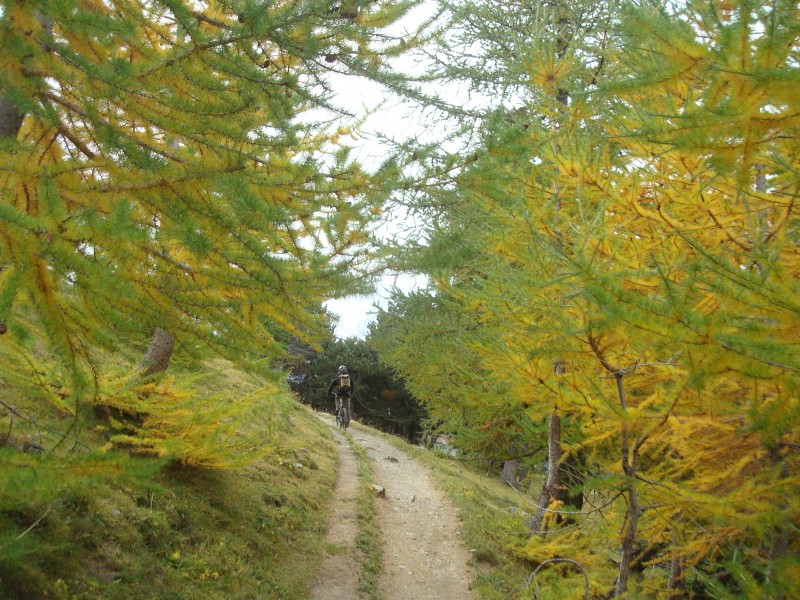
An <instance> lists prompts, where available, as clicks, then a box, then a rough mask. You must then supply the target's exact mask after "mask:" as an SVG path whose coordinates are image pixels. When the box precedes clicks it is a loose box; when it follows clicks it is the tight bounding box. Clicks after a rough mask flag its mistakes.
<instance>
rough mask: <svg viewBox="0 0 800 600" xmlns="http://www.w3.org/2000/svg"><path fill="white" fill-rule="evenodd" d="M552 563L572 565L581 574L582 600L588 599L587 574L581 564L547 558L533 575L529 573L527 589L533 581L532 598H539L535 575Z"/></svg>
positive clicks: (568, 560) (570, 560)
mask: <svg viewBox="0 0 800 600" xmlns="http://www.w3.org/2000/svg"><path fill="white" fill-rule="evenodd" d="M553 563H568V564H570V565H572V566H574V567H577V568H578V569H579V570H580V572H581V573H583V580H584V584H583V598H584V600H586V598H588V597H589V574H588V573H587V572H586V569H585V568H584V567H583V565H582V564H581V563H579V562H577V561H574V560H572V559H570V558H549V559H547V560H546V561H544V562H543V563H542V564H540V565H539V566H538V567H536V568H535V569H534V570H533V573H531V574H530V575H529V576H528V585H527V587H530V586H531V581H533V585H534V588H533V590H534V591H533V595H534V598H538V597H539V583H538V582H537V581H536V573H538V572H539V571H540V570H541V568H542V567H544V566H546V565H549V564H553Z"/></svg>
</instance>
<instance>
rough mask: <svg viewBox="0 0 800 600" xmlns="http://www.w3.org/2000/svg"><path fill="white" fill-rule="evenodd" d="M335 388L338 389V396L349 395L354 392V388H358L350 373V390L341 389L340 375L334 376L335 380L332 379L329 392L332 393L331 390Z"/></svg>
mask: <svg viewBox="0 0 800 600" xmlns="http://www.w3.org/2000/svg"><path fill="white" fill-rule="evenodd" d="M348 374H349V373H348ZM334 388H335V389H336V395H337V396H347V395H349V394H352V393H353V390H354V389H356V382H355V381H354V380H353V376H352V375H350V389H349V390H342V389H339V376H338V375H337V376H336V377H334V378H333V381H331V384H330V385H329V386H328V393H329V394H330V393H331V392H333V391H334Z"/></svg>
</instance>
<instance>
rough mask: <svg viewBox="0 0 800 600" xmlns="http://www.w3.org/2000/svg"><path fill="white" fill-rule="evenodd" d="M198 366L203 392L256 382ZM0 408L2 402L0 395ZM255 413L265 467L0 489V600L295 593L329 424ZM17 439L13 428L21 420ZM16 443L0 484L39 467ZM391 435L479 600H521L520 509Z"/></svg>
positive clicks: (370, 533) (147, 465)
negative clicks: (426, 492) (457, 548)
mask: <svg viewBox="0 0 800 600" xmlns="http://www.w3.org/2000/svg"><path fill="white" fill-rule="evenodd" d="M207 367H209V368H206V369H205V371H206V373H207V374H206V375H205V376H204V377H203V378H201V379H197V378H194V379H193V381H194V383H196V384H198V385H201V386H202V387H203V389H204V390H205V392H209V393H220V392H221V393H225V394H230V395H231V396H232V397H241V396H243V395H246V394H248V393H251V392H252V391H253V390H254V389H257V388H258V386H259V384H260V382H259V381H258V380H255V379H254V378H253V377H252V376H250V375H245V374H243V373H241V372H239V371H236V369H235V368H233V366H232V365H230V364H229V363H213V364H211V365H210V366H209V365H207ZM0 399H3V401H5V402H11V398H10V397H8V396H3V390H0ZM16 400H17V402H16V405H17V406H19V397H17V398H16ZM258 411H260V418H259V413H257V415H256V418H255V419H253V420H251V421H250V422H248V424H247V425H245V426H244V427H249V428H250V429H251V430H253V431H255V432H256V433H257V432H258V431H260V429H261V428H262V427H263V428H264V429H265V430H270V431H272V432H273V434H274V435H273V436H272V437H271V438H270V439H269V440H267V439H265V440H264V442H265V443H266V445H267V446H268V450H267V451H266V452H265V453H264V454H263V455H262V456H261V458H259V459H258V460H256V461H255V462H253V463H252V464H250V465H249V466H247V467H244V468H240V469H231V470H218V471H213V470H204V469H197V468H187V467H177V466H175V465H168V464H164V463H159V462H156V461H153V460H150V459H134V460H133V461H132V463H129V464H127V466H126V469H125V470H124V471H123V472H124V473H134V474H135V475H136V476H122V475H121V474H120V473H118V472H114V471H113V470H112V471H108V470H107V469H106V470H102V469H101V470H100V472H99V474H97V475H92V476H88V475H87V476H79V477H68V478H67V479H70V480H74V481H75V482H76V483H75V484H73V485H62V486H60V487H59V486H56V487H55V488H54V489H46V490H44V493H43V492H42V490H39V489H36V490H34V488H33V487H29V488H27V489H30V490H34V491H31V492H30V493H28V494H27V495H26V493H25V492H24V490H25V489H26V482H25V480H24V478H23V479H22V480H21V481H18V482H17V485H18V488H17V490H16V491H15V492H14V493H12V490H11V489H10V488H7V489H5V490H0V598H4V599H5V598H9V599H12V598H26V599H27V598H63V599H71V598H93V599H94V598H108V599H123V598H124V599H136V598H143V599H144V598H204V600H205V599H214V598H220V599H221V598H226V599H227V598H253V599H256V598H258V599H260V598H286V599H296V598H303V597H305V595H306V590H307V588H308V586H309V585H310V584H311V583H312V580H313V573H314V571H315V569H316V566H317V565H318V564H319V561H320V558H321V554H322V552H324V551H325V550H326V548H325V544H324V533H325V526H326V523H327V518H328V515H329V510H330V499H331V493H330V492H331V488H332V485H333V481H334V478H335V462H336V450H335V446H334V445H333V443H332V440H331V437H330V434H329V432H328V431H327V428H326V426H325V425H323V424H322V423H321V422H320V421H319V420H318V419H316V418H315V417H314V416H313V414H311V413H310V412H309V411H308V410H307V409H306V408H305V407H302V406H300V405H299V404H297V403H296V402H294V401H292V400H290V399H288V398H287V399H283V400H279V401H278V402H277V404H276V402H275V400H274V399H271V402H270V403H265V404H264V406H263V408H260V409H258ZM7 418H8V416H7V415H6V419H7ZM4 423H5V421H3V422H2V423H0V425H2V426H3V427H5V425H4ZM49 424H50V425H53V426H57V425H59V424H58V423H57V422H55V421H53V422H49ZM60 428H61V429H63V424H61V426H60ZM34 430H35V427H29V428H28V431H29V432H30V435H29V434H28V433H26V434H25V436H27V437H31V435H32V434H33V431H34ZM13 431H14V432H15V435H16V434H18V433H19V434H21V433H22V431H23V430H22V429H21V427H20V424H19V419H17V422H16V424H15V426H14V429H13ZM91 435H92V432H90V431H88V432H87V431H84V432H83V434H82V436H83V438H84V439H91ZM25 436H22V435H20V436H19V439H17V440H16V442H17V444H16V447H6V448H0V469H4V470H6V473H2V472H0V475H8V473H9V472H19V473H23V474H25V473H27V474H29V475H30V476H31V478H32V479H31V481H34V477H35V471H36V469H34V468H31V467H30V466H23V467H20V466H19V465H18V462H19V458H20V457H25V456H27V455H26V454H25V453H22V452H20V448H21V444H22V437H25ZM387 438H389V439H390V440H391V441H392V442H393V443H395V444H397V445H398V447H401V448H402V449H404V450H406V451H408V452H410V453H411V454H412V455H413V456H415V457H416V458H418V459H419V460H421V461H422V462H424V463H425V464H427V465H428V466H429V467H430V468H431V470H432V473H433V475H434V477H435V479H436V480H437V481H438V483H439V485H440V486H441V488H442V489H443V490H444V491H446V492H447V493H448V494H449V495H450V497H451V499H452V500H453V501H454V503H455V505H456V506H457V508H458V510H459V512H460V516H461V519H462V522H463V524H464V537H465V541H466V543H467V544H468V546H469V548H470V549H472V550H473V556H474V563H475V566H476V568H477V572H478V580H477V582H476V586H475V589H476V592H477V595H478V597H481V598H492V599H495V598H498V599H499V598H522V597H530V593H531V592H530V590H527V589H526V584H525V579H526V577H527V575H528V573H529V569H528V568H527V567H526V565H524V564H523V563H522V562H521V561H519V560H517V559H515V558H513V555H512V552H511V551H510V549H509V547H508V543H509V541H511V542H513V541H514V540H515V539H519V540H522V539H524V538H525V528H524V524H523V522H522V518H521V517H520V516H519V514H517V512H516V511H519V510H526V509H527V508H529V507H526V506H525V502H524V500H522V499H521V498H520V497H519V496H517V495H516V494H515V493H514V492H513V491H512V490H511V489H510V488H508V487H505V486H503V485H502V484H501V483H500V482H499V480H498V479H497V477H496V476H492V477H487V476H486V475H485V474H484V473H481V472H479V471H478V470H477V469H476V468H474V467H473V466H470V465H469V464H468V463H464V462H461V461H456V460H452V459H448V458H446V457H443V456H440V455H438V454H435V453H432V452H427V451H424V450H420V449H418V448H415V447H412V446H409V445H407V444H405V443H404V442H403V441H402V440H400V439H399V438H392V437H391V436H387ZM37 439H38V438H37ZM98 439H99V434H98ZM41 441H42V445H44V446H47V444H46V443H45V440H44V439H42V440H41ZM359 458H360V460H359V463H360V472H361V477H362V482H361V493H360V498H359V513H360V517H359V523H360V528H361V530H362V532H361V534H360V535H359V538H358V543H359V546H360V547H361V549H362V551H363V552H364V554H365V558H366V563H365V566H364V569H363V572H362V574H361V583H360V595H361V596H362V597H364V598H373V597H377V596H376V594H377V587H376V578H377V575H378V571H379V568H380V548H379V547H377V546H375V542H376V541H377V540H378V539H379V536H378V535H377V530H376V524H375V522H374V510H373V507H372V505H371V501H372V500H373V499H374V498H373V495H372V493H371V492H369V490H368V489H367V485H368V483H369V481H370V469H369V465H368V461H366V459H365V457H364V456H360V457H359ZM120 460H122V459H120ZM0 478H2V477H0ZM6 480H11V479H10V478H9V477H6V478H5V479H4V481H6ZM37 481H38V480H37Z"/></svg>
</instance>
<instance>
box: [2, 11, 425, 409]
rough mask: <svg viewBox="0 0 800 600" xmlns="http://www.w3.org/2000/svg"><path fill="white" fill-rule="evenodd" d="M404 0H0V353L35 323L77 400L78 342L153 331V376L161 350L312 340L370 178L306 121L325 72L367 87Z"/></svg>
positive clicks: (353, 240)
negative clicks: (362, 79)
mask: <svg viewBox="0 0 800 600" xmlns="http://www.w3.org/2000/svg"><path fill="white" fill-rule="evenodd" d="M412 5H413V2H400V3H394V2H392V3H381V2H356V3H353V4H352V7H350V8H348V9H347V10H346V11H345V9H344V8H343V7H341V6H339V5H337V4H336V3H332V2H328V1H323V0H320V1H312V2H302V3H295V2H277V3H276V2H258V1H249V0H243V1H236V2H208V3H191V2H183V1H175V2H173V1H166V2H146V3H129V2H94V1H77V0H76V1H67V2H48V1H30V2H27V1H26V2H13V3H6V4H4V6H3V9H2V16H0V35H2V38H1V39H0V53H2V61H1V62H2V65H3V69H2V74H0V131H2V139H0V165H2V171H1V173H2V175H0V177H1V178H2V194H3V198H2V203H0V210H2V220H1V221H0V237H1V238H2V250H1V251H0V257H1V258H0V280H1V281H2V293H1V294H0V321H2V322H3V324H4V325H3V327H4V329H6V328H7V330H8V333H7V334H6V335H5V336H4V339H3V342H4V343H6V344H16V343H23V342H24V339H25V338H26V336H27V332H28V331H30V330H32V329H38V330H41V331H43V332H45V334H46V336H47V339H48V340H49V343H50V344H51V346H52V347H53V349H54V351H55V352H56V353H57V355H58V356H59V357H60V358H61V359H62V360H63V361H64V363H65V364H66V365H68V369H69V370H70V371H71V372H72V379H73V383H74V384H75V385H74V386H73V388H74V393H75V394H76V395H77V394H79V393H80V392H79V390H80V388H81V386H82V385H83V384H82V383H81V382H84V376H83V375H82V373H81V371H82V368H81V366H80V365H81V364H85V363H86V362H87V361H88V362H90V361H91V352H92V350H91V348H92V345H94V344H99V345H101V346H106V347H113V348H119V347H120V346H121V345H126V344H130V343H131V342H134V341H136V340H140V339H142V336H144V335H147V332H148V331H150V332H153V331H155V332H156V336H155V338H154V343H153V345H152V346H151V349H150V350H151V351H150V352H148V354H147V356H146V358H145V362H144V364H143V367H144V368H145V370H158V369H160V368H163V367H164V366H165V364H167V363H168V360H169V355H170V353H171V347H172V345H173V343H174V341H175V340H176V339H177V340H178V342H179V343H181V344H182V345H183V346H184V347H190V346H191V345H193V344H198V343H199V344H200V345H201V346H205V347H207V348H210V349H211V350H212V351H213V352H215V353H222V354H224V355H228V356H242V355H249V356H258V355H262V356H263V355H274V354H276V353H277V352H278V351H279V349H280V348H279V344H278V343H276V342H275V338H276V337H280V336H282V335H285V334H283V333H282V332H287V333H288V334H290V335H296V336H300V337H303V338H311V337H314V336H315V335H316V332H319V331H322V330H324V328H325V325H326V321H325V319H324V317H323V316H322V313H321V311H320V310H319V306H320V303H321V301H322V300H324V299H327V298H330V297H333V296H336V295H340V294H346V293H348V292H351V291H353V290H354V289H359V283H358V279H359V277H358V272H359V269H360V267H361V265H363V263H364V261H365V259H366V257H367V254H368V248H369V237H370V234H369V223H370V222H371V220H373V219H374V218H375V214H377V213H378V212H379V208H378V207H379V205H380V202H381V201H382V199H383V198H384V197H385V194H386V189H388V187H390V186H387V181H388V180H387V177H388V176H390V172H389V171H388V170H382V169H379V170H378V171H377V172H376V173H372V174H368V173H366V172H365V171H364V170H363V169H362V168H361V167H360V166H359V164H357V163H356V162H354V161H352V160H351V159H350V158H349V157H348V151H347V149H346V148H344V147H340V146H337V144H338V140H339V139H340V138H341V137H342V136H343V135H345V134H347V132H348V130H347V126H344V127H340V126H338V125H335V123H336V122H337V121H340V120H338V119H336V118H333V117H335V116H336V113H335V112H332V113H329V114H330V115H333V117H331V118H329V119H328V120H326V121H323V122H319V117H316V121H315V120H314V117H312V115H311V113H310V111H311V110H312V109H319V108H320V107H329V97H328V96H329V89H328V88H327V85H326V80H325V78H326V77H327V76H329V75H330V74H331V73H332V72H333V71H339V72H344V73H354V72H358V73H361V74H365V73H367V74H370V75H372V76H375V77H378V76H379V75H378V74H379V72H380V71H381V64H382V62H383V61H384V60H385V59H386V58H387V57H390V56H392V55H394V54H397V53H398V52H400V50H401V45H400V44H399V41H398V40H393V39H392V38H390V37H389V36H388V35H386V34H383V33H381V29H382V28H384V27H385V26H387V25H389V24H391V23H392V22H394V21H396V20H397V19H398V18H399V17H400V16H401V15H403V14H404V12H405V11H406V10H407V9H408V8H409V7H410V6H412ZM348 6H349V5H348ZM384 71H386V72H387V73H388V70H386V69H384ZM387 77H388V75H387ZM315 114H319V113H315ZM334 151H335V152H334ZM159 349H160V350H161V352H160V357H159V356H157V355H158V354H159V353H157V352H156V350H159Z"/></svg>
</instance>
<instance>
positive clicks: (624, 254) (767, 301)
mask: <svg viewBox="0 0 800 600" xmlns="http://www.w3.org/2000/svg"><path fill="white" fill-rule="evenodd" d="M453 4H454V5H456V6H457V7H458V9H459V10H458V11H456V12H455V13H454V14H455V16H456V17H457V18H458V19H462V20H461V21H459V23H462V24H464V25H463V27H465V28H467V29H468V30H469V31H471V32H472V38H471V39H472V40H473V42H474V44H473V46H471V48H473V49H475V48H477V49H478V51H476V53H477V54H478V55H479V56H480V57H482V60H478V59H475V60H474V61H473V63H472V64H462V65H461V66H460V68H459V71H458V74H459V76H463V77H469V76H470V75H472V76H473V77H474V81H475V82H476V86H478V87H484V88H488V89H493V88H492V84H493V83H496V85H498V89H499V90H500V92H498V94H499V97H505V98H508V99H507V100H506V101H505V103H503V102H501V103H500V105H499V106H497V107H496V108H495V109H494V110H493V111H492V112H491V113H490V114H487V115H486V118H485V120H484V121H483V124H482V127H481V131H482V134H481V138H480V142H479V144H478V145H477V146H476V148H475V150H474V151H473V150H471V151H470V153H469V154H466V155H465V156H464V157H463V158H462V160H461V161H460V162H459V163H458V164H459V165H460V166H459V168H458V169H456V170H454V171H452V172H451V181H452V182H453V183H452V185H448V186H446V187H442V188H441V189H439V190H436V189H434V188H433V187H429V188H427V190H426V195H425V196H424V197H422V198H421V199H417V198H414V199H413V200H414V201H415V202H417V203H415V204H412V205H411V206H412V208H417V209H418V210H420V211H422V212H427V214H429V215H430V216H431V221H430V223H431V225H430V227H429V230H428V232H427V234H426V235H427V238H428V239H429V243H427V244H425V245H424V246H422V247H421V248H420V249H419V250H414V251H413V252H416V254H417V257H414V258H408V260H407V263H408V264H414V262H415V261H416V264H417V265H418V268H420V270H421V271H422V272H424V273H426V274H428V275H429V276H430V278H431V280H432V282H433V283H432V284H431V286H430V288H429V290H428V291H427V293H424V294H416V295H414V296H411V297H409V298H407V299H406V300H402V301H399V302H398V303H397V304H396V306H395V307H393V309H392V310H390V317H387V318H386V319H384V322H385V323H386V324H387V325H390V326H389V327H387V328H386V329H385V330H384V336H383V338H382V339H383V340H384V342H383V343H382V344H380V346H381V350H382V352H383V355H384V356H385V360H387V361H389V362H393V363H395V364H398V365H400V366H399V370H400V371H401V372H402V373H403V374H404V375H405V377H406V378H407V379H408V382H409V386H410V389H412V390H413V391H414V393H415V394H416V395H417V396H418V397H419V398H420V399H421V400H422V401H423V402H424V403H425V405H426V406H427V407H428V408H429V409H430V411H431V413H432V415H437V414H441V415H458V416H457V419H456V418H451V419H450V420H449V421H447V422H446V425H447V426H450V427H454V428H456V427H460V428H461V429H462V431H456V433H461V436H460V439H459V442H460V443H463V444H475V443H480V444H486V443H487V442H488V441H489V438H490V437H491V436H492V435H499V434H495V431H497V429H495V428H496V427H497V426H498V425H501V427H499V428H498V429H500V430H502V431H503V432H504V433H505V435H503V436H502V437H500V438H499V440H498V441H499V442H500V443H499V447H500V448H502V447H503V445H505V444H512V445H514V446H515V447H517V448H521V447H525V448H527V449H528V450H531V449H536V448H541V446H542V441H543V423H544V422H545V420H547V419H548V418H549V417H551V416H552V415H554V414H555V415H558V416H559V418H560V420H561V427H562V428H563V436H562V437H561V442H562V443H563V453H564V457H563V458H561V459H560V463H559V464H561V465H562V466H563V465H564V464H566V463H568V462H569V461H570V460H579V463H580V467H581V471H582V472H581V479H582V481H581V483H580V490H579V491H580V493H581V494H582V496H583V498H584V499H585V501H586V503H588V504H586V503H584V504H583V506H582V507H581V508H580V510H578V511H576V510H575V507H572V508H567V510H566V512H565V515H567V514H568V515H571V516H570V522H574V521H575V520H576V519H577V520H578V521H579V522H580V523H581V527H580V528H578V529H576V528H574V527H570V526H568V527H563V526H562V525H558V519H556V518H555V517H556V516H557V515H558V514H559V511H560V510H561V509H562V508H563V504H562V502H563V501H562V500H557V501H555V498H554V501H553V502H552V503H550V500H549V499H548V500H547V502H548V503H549V505H547V506H540V507H539V508H538V510H539V511H540V512H541V513H542V514H543V515H544V518H545V525H546V527H548V528H550V529H551V531H550V533H549V534H548V535H547V537H546V539H544V540H543V539H542V538H540V537H538V536H536V537H535V538H533V539H532V540H531V542H530V544H528V545H525V546H524V547H521V548H520V549H519V552H520V554H521V555H523V556H525V557H527V558H530V559H532V560H535V561H538V562H544V561H546V560H549V559H551V558H554V557H569V558H572V559H574V560H576V561H578V562H579V563H581V564H582V565H583V567H584V568H586V569H587V571H588V573H589V575H590V579H591V581H592V586H593V588H594V590H595V593H598V594H603V593H607V592H608V591H609V589H610V590H611V593H614V594H616V595H624V594H625V593H626V592H627V588H628V585H629V581H630V580H631V577H633V575H632V573H634V572H635V571H636V570H637V569H641V568H642V567H643V566H644V565H654V566H665V567H666V568H663V569H660V570H659V571H657V572H656V573H658V575H657V576H654V577H653V578H651V579H649V580H648V581H644V580H637V583H636V585H637V586H638V589H639V590H640V591H641V592H642V593H652V594H656V593H660V592H662V591H663V590H671V591H669V592H667V593H669V594H675V595H676V597H677V595H678V594H681V593H682V591H681V590H683V589H684V587H685V586H686V585H687V582H688V581H689V580H691V581H692V582H693V585H696V586H699V587H702V588H703V589H705V590H706V591H707V592H708V593H709V594H712V595H715V596H716V595H718V596H724V595H725V594H733V595H736V594H740V593H743V591H744V590H748V591H747V592H744V593H747V594H750V593H754V594H756V595H757V594H766V595H770V596H781V595H784V596H787V597H788V596H791V595H793V594H795V593H796V592H797V590H796V585H797V580H796V577H795V576H794V575H793V574H792V573H793V572H794V569H795V568H796V563H795V561H794V560H793V559H791V558H790V556H791V553H792V550H791V548H796V546H797V543H798V540H797V537H796V536H795V535H794V534H791V533H790V531H793V528H794V527H796V524H797V522H798V515H797V514H796V508H797V506H796V502H793V501H792V499H791V498H792V496H793V495H794V494H795V493H796V483H797V477H798V463H797V443H798V439H797V416H798V412H797V394H796V390H797V389H798V383H800V382H798V380H797V377H798V374H800V370H798V367H799V366H800V365H799V364H798V358H799V355H798V353H797V347H796V346H797V324H798V313H797V309H798V306H797V303H796V302H795V301H794V299H795V298H797V297H798V262H797V260H798V254H797V243H798V237H797V208H796V198H797V191H798V185H799V184H800V179H798V176H797V167H798V153H797V139H798V135H797V134H798V129H797V126H798V120H797V119H798V117H797V115H798V111H797V99H796V96H793V95H792V92H791V91H790V90H792V89H793V87H794V85H795V84H796V81H797V77H798V73H800V71H798V55H797V50H798V46H797V40H798V33H800V31H799V30H798V19H797V17H798V15H797V9H796V6H795V5H794V4H793V3H790V2H785V3H784V2H768V3H750V2H734V3H725V4H719V3H707V2H689V3H685V4H681V5H675V6H666V5H665V6H658V7H656V6H649V5H647V6H644V5H642V6H638V5H633V4H632V3H621V4H619V5H616V6H614V7H613V11H610V9H611V7H606V9H604V8H603V7H602V6H601V5H597V4H595V5H592V6H586V7H583V6H581V5H576V6H572V5H571V6H570V7H567V6H566V5H563V6H562V5H561V4H559V3H555V4H548V5H542V6H536V7H534V6H532V5H528V3H521V5H520V10H519V11H517V10H515V9H513V8H512V7H510V6H509V7H505V6H504V7H501V6H499V5H497V4H494V3H483V2H474V3H453ZM467 4H468V5H469V6H467ZM523 5H524V6H523ZM515 6H516V4H515ZM603 10H608V11H610V12H606V13H604V14H606V16H607V18H600V19H597V20H592V21H591V23H592V26H591V27H589V26H588V23H589V22H590V21H586V20H576V19H580V17H581V16H584V15H588V14H590V13H592V12H593V11H595V12H599V13H602V11H603ZM526 11H527V12H526ZM523 17H524V18H523ZM526 34H527V35H528V36H529V37H528V38H527V45H525V44H523V42H522V41H521V39H520V38H521V37H524V36H525V35H526ZM452 52H453V54H454V55H458V54H459V53H460V52H462V53H463V52H464V50H463V46H461V47H458V48H455V49H454V50H453V51H452ZM470 56H472V55H470ZM491 69H497V70H498V71H499V72H500V73H501V75H500V76H498V77H495V76H494V73H493V72H492V71H491ZM512 87H513V90H514V93H513V94H507V95H503V94H504V91H505V90H508V89H512ZM501 92H502V93H501ZM418 200H419V201H418ZM392 311H394V313H395V315H396V318H391V314H392ZM422 340H424V341H425V344H426V345H423V343H421V342H422ZM428 349H430V351H427V350H428ZM420 361H423V362H424V363H425V364H424V365H423V366H420V365H419V364H417V363H418V362H420ZM551 425H552V421H551ZM457 443H458V442H457ZM496 447H497V446H496ZM572 491H575V490H572ZM547 515H549V516H547ZM537 530H538V529H537ZM601 540H602V541H601ZM600 545H605V546H606V549H607V552H608V553H619V554H615V556H617V557H618V568H613V573H612V572H609V571H611V570H612V568H611V567H610V565H611V563H610V562H609V561H608V554H606V553H604V552H598V548H599V546H600ZM743 547H747V548H749V549H750V551H749V552H748V553H747V555H746V556H745V555H743V554H742V553H741V552H740V551H739V549H741V548H743ZM725 574H727V575H725ZM732 576H735V577H732ZM575 581H576V582H578V581H580V585H582V582H583V580H582V577H581V576H580V575H578V576H577V578H576V579H575ZM551 582H552V585H554V586H555V587H554V589H558V587H557V586H558V585H559V584H557V583H556V582H555V580H551ZM576 585H577V583H576ZM754 590H759V591H754Z"/></svg>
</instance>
